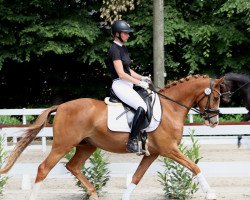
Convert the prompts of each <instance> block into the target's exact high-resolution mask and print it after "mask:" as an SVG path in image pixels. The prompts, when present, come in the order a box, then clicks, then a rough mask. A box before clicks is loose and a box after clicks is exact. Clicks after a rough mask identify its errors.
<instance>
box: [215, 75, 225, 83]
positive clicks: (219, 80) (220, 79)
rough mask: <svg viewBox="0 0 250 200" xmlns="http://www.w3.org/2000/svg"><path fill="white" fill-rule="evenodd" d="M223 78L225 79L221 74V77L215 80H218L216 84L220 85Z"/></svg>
mask: <svg viewBox="0 0 250 200" xmlns="http://www.w3.org/2000/svg"><path fill="white" fill-rule="evenodd" d="M224 79H225V76H223V77H221V78H219V79H217V81H218V82H217V84H218V85H221V84H222V83H223V81H224Z"/></svg>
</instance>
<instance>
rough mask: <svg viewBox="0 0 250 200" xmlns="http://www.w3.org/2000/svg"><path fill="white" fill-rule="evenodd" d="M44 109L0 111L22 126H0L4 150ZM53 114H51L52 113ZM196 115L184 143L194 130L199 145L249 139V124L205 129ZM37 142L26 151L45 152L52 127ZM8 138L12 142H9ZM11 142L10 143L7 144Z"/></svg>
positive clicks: (234, 109) (232, 110) (229, 111)
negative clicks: (30, 117) (28, 121)
mask: <svg viewBox="0 0 250 200" xmlns="http://www.w3.org/2000/svg"><path fill="white" fill-rule="evenodd" d="M44 110H45V109H25V108H24V109H0V116H8V115H9V116H22V121H23V125H4V124H2V125H0V134H1V135H4V137H5V143H4V146H5V149H6V150H11V149H13V148H14V146H15V144H16V142H17V138H18V137H20V136H22V134H23V133H24V131H25V129H27V128H28V125H27V120H26V117H27V116H28V115H32V116H38V115H40V114H41V113H42V112H43V111H44ZM220 112H221V113H222V114H246V113H248V110H247V109H246V108H244V107H230V108H220ZM52 114H53V113H52ZM196 114H197V113H196V112H194V111H190V112H189V114H188V118H189V122H190V123H187V124H186V125H185V126H184V132H183V135H184V138H183V141H184V142H185V143H189V142H190V141H189V137H188V136H189V134H190V131H192V130H194V131H195V132H194V133H195V136H196V138H198V140H199V143H200V144H237V142H238V139H239V138H242V142H246V143H247V145H248V140H249V139H250V122H236V123H230V122H224V123H220V124H219V125H218V126H216V127H215V128H210V127H207V126H205V125H203V124H200V123H193V116H194V115H196ZM37 137H38V138H40V139H41V140H38V142H36V143H35V144H33V143H32V144H31V145H29V146H28V148H27V149H41V150H42V151H43V152H45V151H46V146H47V140H48V139H51V138H52V137H53V133H52V127H45V128H44V129H42V130H41V131H40V133H39V134H38V135H37ZM10 138H11V139H12V140H10ZM7 141H11V142H7Z"/></svg>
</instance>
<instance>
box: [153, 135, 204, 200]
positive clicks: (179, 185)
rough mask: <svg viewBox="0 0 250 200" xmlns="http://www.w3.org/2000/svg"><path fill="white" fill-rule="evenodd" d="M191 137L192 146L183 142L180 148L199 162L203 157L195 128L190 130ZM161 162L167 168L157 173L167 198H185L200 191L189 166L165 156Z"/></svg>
mask: <svg viewBox="0 0 250 200" xmlns="http://www.w3.org/2000/svg"><path fill="white" fill-rule="evenodd" d="M190 139H191V141H192V146H191V148H188V147H187V146H185V145H184V144H183V143H182V144H181V145H180V146H179V148H180V150H181V152H183V154H184V155H186V156H187V157H188V158H189V159H190V160H192V161H193V162H195V163H196V164H197V163H198V162H199V161H200V159H201V157H200V153H199V149H200V146H199V144H198V141H197V139H195V137H194V130H192V131H191V132H190ZM161 162H162V164H163V166H164V168H165V170H164V172H157V173H158V177H159V182H160V183H161V185H162V186H163V190H164V192H165V196H166V197H167V198H170V199H180V200H185V199H189V198H190V197H191V196H192V195H193V194H194V193H195V192H197V191H198V189H199V188H198V184H197V183H196V182H193V175H192V173H191V172H190V171H189V170H188V169H187V168H185V167H183V166H182V165H180V164H178V163H176V162H175V161H173V160H171V159H169V158H163V159H162V160H161Z"/></svg>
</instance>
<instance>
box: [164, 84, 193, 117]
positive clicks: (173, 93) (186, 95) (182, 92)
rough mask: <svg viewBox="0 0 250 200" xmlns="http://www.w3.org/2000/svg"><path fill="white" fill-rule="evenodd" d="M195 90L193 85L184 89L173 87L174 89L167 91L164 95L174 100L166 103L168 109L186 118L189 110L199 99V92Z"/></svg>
mask: <svg viewBox="0 0 250 200" xmlns="http://www.w3.org/2000/svg"><path fill="white" fill-rule="evenodd" d="M193 88H194V87H193V86H192V85H190V86H189V85H187V86H183V87H181V86H179V87H178V86H173V87H172V88H169V89H167V90H166V91H165V92H164V94H165V95H166V96H167V97H169V98H171V99H172V100H167V102H166V103H167V105H166V106H167V107H168V109H171V110H172V111H173V112H176V113H179V114H181V115H183V117H184V118H185V117H186V115H187V113H188V111H189V109H188V108H190V107H192V106H193V105H194V103H195V100H196V97H197V93H196V92H197V91H194V89H193ZM164 101H165V100H164ZM173 102H174V103H173ZM179 114H178V115H179Z"/></svg>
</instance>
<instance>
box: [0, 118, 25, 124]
mask: <svg viewBox="0 0 250 200" xmlns="http://www.w3.org/2000/svg"><path fill="white" fill-rule="evenodd" d="M0 124H22V122H21V121H20V120H18V119H17V118H16V117H12V116H0Z"/></svg>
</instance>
